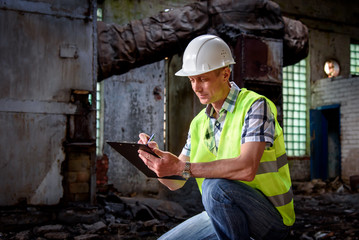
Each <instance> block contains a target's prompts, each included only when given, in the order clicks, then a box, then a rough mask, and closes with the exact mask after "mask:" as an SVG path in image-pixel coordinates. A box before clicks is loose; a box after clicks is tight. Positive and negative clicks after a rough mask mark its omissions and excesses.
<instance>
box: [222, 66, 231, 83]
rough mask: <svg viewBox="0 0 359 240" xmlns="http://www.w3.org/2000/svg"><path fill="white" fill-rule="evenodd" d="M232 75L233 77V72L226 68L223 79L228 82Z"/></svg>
mask: <svg viewBox="0 0 359 240" xmlns="http://www.w3.org/2000/svg"><path fill="white" fill-rule="evenodd" d="M230 75H231V70H230V69H229V67H226V68H224V69H223V78H224V80H226V81H227V80H228V79H229V77H230Z"/></svg>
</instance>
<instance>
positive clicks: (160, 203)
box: [0, 193, 188, 240]
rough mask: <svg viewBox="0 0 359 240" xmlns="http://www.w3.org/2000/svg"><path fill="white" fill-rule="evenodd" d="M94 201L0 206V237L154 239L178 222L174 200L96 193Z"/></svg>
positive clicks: (18, 239) (180, 215) (178, 210)
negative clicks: (67, 203)
mask: <svg viewBox="0 0 359 240" xmlns="http://www.w3.org/2000/svg"><path fill="white" fill-rule="evenodd" d="M97 200H98V204H97V205H96V206H91V205H87V204H80V203H76V204H72V205H70V206H62V207H61V206H57V207H56V208H53V207H29V206H27V207H16V208H15V207H14V208H12V209H10V208H6V209H0V240H5V239H11V240H30V239H31V240H32V239H36V240H45V239H73V240H93V239H106V240H111V239H114V240H115V239H116V240H117V239H121V240H122V239H148V240H150V239H157V238H158V237H159V236H160V235H162V234H163V233H165V232H167V231H168V230H169V229H171V228H173V227H174V226H175V225H177V224H178V223H180V222H182V221H183V220H185V219H186V218H188V216H187V212H186V211H185V210H184V209H183V208H182V207H181V206H180V205H179V204H177V203H174V202H171V201H164V200H158V199H153V198H136V197H135V198H127V197H119V196H117V195H116V194H114V193H110V194H108V195H106V196H105V195H99V196H98V197H97Z"/></svg>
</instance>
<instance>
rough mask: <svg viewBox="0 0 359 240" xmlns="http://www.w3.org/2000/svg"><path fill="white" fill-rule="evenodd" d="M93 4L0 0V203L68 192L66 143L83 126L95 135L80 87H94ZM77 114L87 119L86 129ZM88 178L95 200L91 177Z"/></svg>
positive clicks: (37, 200) (52, 198)
mask: <svg viewBox="0 0 359 240" xmlns="http://www.w3.org/2000/svg"><path fill="white" fill-rule="evenodd" d="M93 7H94V5H93V1H88V0H80V1H76V2H74V1H72V0H66V1H63V0H58V1H50V0H48V1H46V0H44V1H21V0H16V1H14V0H0V35H1V37H0V123H1V128H0V155H1V158H0V176H1V177H0V178H1V181H0V205H14V204H17V203H28V204H49V205H52V204H57V203H59V202H60V200H61V198H63V197H66V196H65V195H66V194H65V192H66V190H65V189H64V188H67V187H68V188H69V187H70V185H69V184H68V186H67V187H64V185H63V184H64V183H65V184H67V183H69V178H67V177H65V178H64V173H63V172H62V170H63V168H64V164H66V165H67V162H66V159H67V158H68V155H69V152H67V151H65V147H64V146H65V142H67V143H69V142H72V143H74V142H76V140H74V139H79V138H81V137H80V136H81V133H84V132H86V133H85V135H86V136H87V137H86V138H87V139H90V138H93V137H94V134H93V133H94V129H93V130H92V129H91V128H92V127H89V126H91V115H93V113H92V112H91V111H90V110H89V108H88V109H87V110H88V111H87V112H85V111H83V109H81V107H82V104H83V103H84V102H82V103H81V101H78V100H79V99H78V98H77V97H78V96H80V95H81V94H80V95H79V94H78V93H79V92H76V91H74V90H81V91H83V92H82V93H84V94H85V95H86V96H87V95H88V94H89V93H92V92H93V91H94V86H95V85H94V83H95V78H94V76H95V74H94V72H95V65H94V63H95V62H94V56H95V54H94V53H95V50H94V35H93V33H94V23H93V21H92V14H93V13H92V9H93ZM79 116H84V117H85V118H86V119H87V120H86V121H84V125H85V129H84V130H83V131H78V129H79V125H78V123H76V121H78V120H79V119H80V118H79ZM85 118H82V119H85ZM69 128H70V129H69ZM75 132H79V133H75ZM82 141H84V139H82ZM66 169H68V168H67V167H66ZM75 172H76V171H75ZM86 173H87V174H88V175H90V171H89V168H88V170H87V171H86ZM68 175H69V174H67V175H66V176H68ZM75 177H76V176H75ZM72 181H73V182H76V181H78V179H77V180H76V178H74V176H73V177H72ZM86 184H87V195H86V196H87V200H89V191H90V189H91V187H90V185H91V182H90V177H88V178H87V179H86ZM72 189H73V188H72ZM73 191H74V192H73V193H74V194H76V193H77V192H76V191H77V190H74V189H73ZM82 191H83V190H82Z"/></svg>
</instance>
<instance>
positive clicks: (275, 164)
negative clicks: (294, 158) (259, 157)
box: [256, 154, 288, 175]
mask: <svg viewBox="0 0 359 240" xmlns="http://www.w3.org/2000/svg"><path fill="white" fill-rule="evenodd" d="M287 163H288V161H287V154H283V155H282V156H280V157H279V158H277V160H276V161H270V162H260V164H259V166H258V169H257V173H256V175H259V174H264V173H270V172H278V170H279V169H280V168H281V167H283V166H284V165H286V164H287Z"/></svg>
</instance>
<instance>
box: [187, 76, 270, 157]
mask: <svg viewBox="0 0 359 240" xmlns="http://www.w3.org/2000/svg"><path fill="white" fill-rule="evenodd" d="M240 91H241V89H240V88H239V87H238V86H237V85H236V84H235V83H234V82H231V90H230V91H229V94H228V96H227V98H226V100H225V101H224V103H223V106H222V108H221V110H220V111H219V117H218V119H216V118H214V117H213V113H214V108H213V107H212V105H211V104H208V105H207V107H206V114H207V116H208V117H209V118H210V121H209V126H208V129H207V132H206V135H207V136H206V138H207V139H209V138H210V139H211V141H209V143H208V144H209V145H208V146H207V147H208V148H209V149H210V150H211V151H212V153H214V154H215V155H217V150H218V145H219V139H220V137H221V133H222V129H223V125H224V121H225V119H226V115H227V112H233V110H234V107H235V104H236V100H237V98H238V94H239V93H240ZM274 126H275V125H274V116H273V113H272V112H271V111H270V108H269V106H268V104H267V102H266V101H265V99H259V100H257V101H256V102H254V103H253V104H252V106H251V107H250V109H249V110H248V112H247V114H246V116H245V120H244V125H243V128H242V140H241V144H243V143H245V142H266V143H267V147H270V146H271V145H272V144H273V139H274V133H275V129H274ZM190 153H191V134H190V131H189V132H188V137H187V142H186V144H185V146H184V147H183V150H182V154H183V155H186V156H190Z"/></svg>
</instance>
